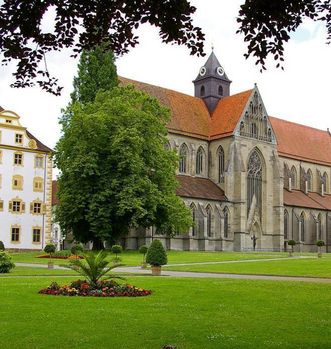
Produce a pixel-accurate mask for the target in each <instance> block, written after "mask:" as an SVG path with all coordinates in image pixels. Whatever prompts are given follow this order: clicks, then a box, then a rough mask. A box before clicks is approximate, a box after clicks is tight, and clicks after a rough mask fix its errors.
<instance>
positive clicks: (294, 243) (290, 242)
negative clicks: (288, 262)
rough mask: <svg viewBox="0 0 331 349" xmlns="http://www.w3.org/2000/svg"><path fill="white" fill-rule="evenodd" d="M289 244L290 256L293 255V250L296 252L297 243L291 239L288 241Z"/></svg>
mask: <svg viewBox="0 0 331 349" xmlns="http://www.w3.org/2000/svg"><path fill="white" fill-rule="evenodd" d="M287 244H288V245H289V246H291V251H290V252H289V256H290V257H293V252H294V246H295V245H296V244H297V243H296V242H295V241H294V240H289V241H288V242H287Z"/></svg>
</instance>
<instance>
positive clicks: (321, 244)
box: [316, 240, 325, 258]
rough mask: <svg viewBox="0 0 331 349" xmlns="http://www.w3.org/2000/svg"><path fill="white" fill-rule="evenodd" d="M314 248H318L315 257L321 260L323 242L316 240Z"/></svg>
mask: <svg viewBox="0 0 331 349" xmlns="http://www.w3.org/2000/svg"><path fill="white" fill-rule="evenodd" d="M316 246H317V248H318V254H317V257H318V258H321V257H322V247H323V246H325V242H324V241H323V240H317V241H316Z"/></svg>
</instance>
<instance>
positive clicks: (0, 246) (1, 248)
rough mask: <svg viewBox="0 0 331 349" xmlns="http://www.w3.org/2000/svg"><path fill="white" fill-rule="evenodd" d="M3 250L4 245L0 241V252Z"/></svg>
mask: <svg viewBox="0 0 331 349" xmlns="http://www.w3.org/2000/svg"><path fill="white" fill-rule="evenodd" d="M4 250H5V245H4V244H3V242H2V241H1V240H0V251H4Z"/></svg>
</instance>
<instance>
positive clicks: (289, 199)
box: [284, 189, 331, 210]
mask: <svg viewBox="0 0 331 349" xmlns="http://www.w3.org/2000/svg"><path fill="white" fill-rule="evenodd" d="M284 205H287V206H297V207H305V208H314V209H317V210H331V195H325V196H322V195H320V194H318V193H311V192H309V193H308V194H305V193H304V192H302V191H299V190H292V191H288V190H286V189H284Z"/></svg>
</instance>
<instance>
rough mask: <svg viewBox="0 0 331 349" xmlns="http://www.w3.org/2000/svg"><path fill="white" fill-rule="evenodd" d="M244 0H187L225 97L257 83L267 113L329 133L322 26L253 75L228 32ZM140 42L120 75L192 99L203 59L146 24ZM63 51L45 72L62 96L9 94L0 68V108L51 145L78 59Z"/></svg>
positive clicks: (328, 74)
mask: <svg viewBox="0 0 331 349" xmlns="http://www.w3.org/2000/svg"><path fill="white" fill-rule="evenodd" d="M243 1H244V0H232V1H228V0H194V1H193V0H192V1H191V2H192V4H193V5H195V6H196V7H197V11H196V14H195V16H194V19H195V25H197V26H200V27H201V28H202V30H203V32H204V33H205V34H206V41H205V52H206V54H207V56H208V55H209V53H210V51H211V46H212V45H213V46H214V51H215V54H216V55H217V57H218V59H219V61H220V63H221V64H222V65H223V67H224V69H225V71H226V73H227V75H228V77H229V78H230V79H231V80H232V85H231V93H232V94H233V93H237V92H240V91H243V90H247V89H250V88H252V87H253V85H254V83H257V85H258V87H259V90H260V92H261V95H262V98H263V100H264V104H265V106H266V108H267V111H268V113H269V115H272V116H276V117H280V118H283V119H286V120H289V121H293V122H299V123H302V124H305V125H308V126H312V127H316V128H320V129H323V130H326V129H327V128H328V127H329V128H331V121H330V120H331V119H330V118H331V96H330V81H331V67H330V62H331V47H330V46H328V45H326V44H325V42H326V32H325V28H324V27H323V25H321V24H316V23H314V22H310V21H307V22H305V23H303V25H301V27H300V30H299V31H298V32H297V33H296V34H295V35H293V37H292V40H291V42H290V43H288V44H287V46H286V52H285V60H286V61H285V71H281V70H280V69H275V68H274V65H273V64H270V65H269V69H268V71H267V72H264V73H262V74H261V73H260V72H259V68H258V67H256V66H255V64H254V63H255V61H254V60H253V59H249V60H245V59H244V57H243V54H244V53H245V50H246V47H245V44H244V43H243V40H242V37H240V36H238V35H237V34H235V32H236V30H237V23H236V16H237V14H238V9H239V6H240V4H241V3H243ZM138 34H139V35H140V45H139V46H137V47H136V48H134V49H132V50H131V51H130V53H128V54H127V55H125V56H123V57H119V58H118V59H117V61H116V63H117V68H118V73H119V75H122V76H125V77H128V78H131V79H135V80H140V81H144V82H148V83H151V84H154V85H159V86H163V87H167V88H170V89H173V90H177V91H180V92H183V93H187V94H193V84H192V80H193V79H194V78H195V77H196V75H197V74H198V71H199V68H200V67H201V66H202V65H203V64H204V62H205V60H206V59H207V57H203V58H201V57H200V58H199V57H192V56H190V55H189V51H188V49H186V48H185V47H178V46H175V45H165V44H162V43H161V41H160V39H159V37H158V31H157V30H156V29H155V28H152V27H150V26H148V25H144V26H143V27H141V29H139V31H138ZM69 55H70V52H68V51H67V52H63V53H56V54H50V55H48V57H47V63H48V67H49V70H50V72H51V73H52V74H53V75H55V76H56V77H58V78H59V80H60V83H61V84H62V86H64V89H63V93H62V96H61V97H55V96H52V95H50V94H47V93H46V92H42V91H41V90H39V89H38V88H30V89H13V88H10V87H9V85H10V83H11V82H12V81H13V78H12V76H11V73H12V72H13V66H7V67H0V74H1V75H0V76H1V79H0V105H1V106H2V107H3V108H5V109H9V110H13V111H15V112H16V113H18V114H19V115H20V116H21V122H22V124H23V125H24V126H26V127H27V128H28V129H29V130H30V132H32V133H33V134H34V135H35V136H36V137H38V138H39V139H40V140H41V141H42V142H44V143H45V144H46V145H48V146H50V147H54V145H55V144H56V142H57V140H58V138H59V136H60V128H59V126H58V117H59V116H60V114H61V108H63V107H65V106H66V105H67V102H68V100H69V95H70V92H71V90H72V80H73V77H74V75H75V74H76V71H77V61H75V60H73V59H70V58H69Z"/></svg>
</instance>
